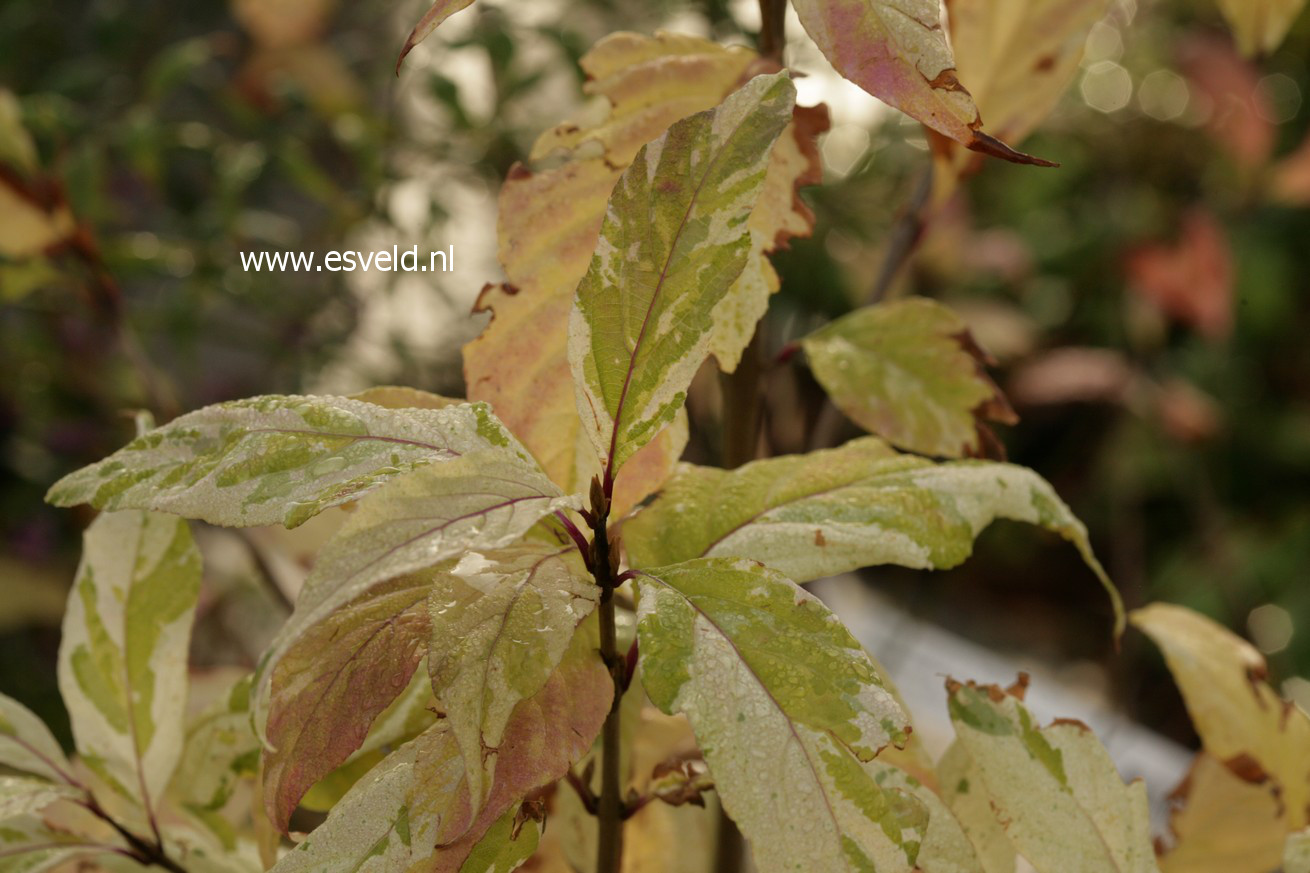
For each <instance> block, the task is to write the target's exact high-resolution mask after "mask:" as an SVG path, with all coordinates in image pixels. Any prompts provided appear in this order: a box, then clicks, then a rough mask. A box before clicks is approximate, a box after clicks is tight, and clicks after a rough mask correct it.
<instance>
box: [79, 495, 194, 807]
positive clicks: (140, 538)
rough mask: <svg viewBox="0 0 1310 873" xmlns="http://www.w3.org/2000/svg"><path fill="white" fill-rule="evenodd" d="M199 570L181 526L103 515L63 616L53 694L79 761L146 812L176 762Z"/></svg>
mask: <svg viewBox="0 0 1310 873" xmlns="http://www.w3.org/2000/svg"><path fill="white" fill-rule="evenodd" d="M200 570H201V567H200V552H199V550H197V549H196V546H195V543H194V542H193V541H192V539H191V531H190V530H189V528H188V527H187V523H186V522H185V521H183V520H182V519H179V518H175V517H173V516H168V515H161V514H158V513H152V512H142V511H139V510H131V511H126V512H112V513H104V514H102V515H101V516H100V517H99V518H97V519H96V520H95V521H94V522H93V523H92V524H91V526H90V527H89V528H88V529H87V531H86V534H85V536H84V538H83V549H82V563H81V564H80V566H79V567H78V570H77V578H76V579H75V580H74V583H73V590H72V591H71V592H70V594H69V598H68V611H67V613H66V614H65V615H64V624H63V639H62V640H61V642H60V646H59V690H60V692H61V693H62V694H63V698H64V703H65V705H66V706H67V707H68V711H69V716H70V718H71V720H72V726H73V738H74V739H75V740H76V742H77V751H78V754H79V755H80V756H81V758H82V761H83V762H84V763H85V764H86V765H87V766H88V767H90V768H91V769H92V770H93V771H95V773H96V774H97V775H98V776H99V777H101V778H102V779H104V780H105V781H106V782H108V783H109V784H110V785H111V786H112V787H113V788H114V789H115V790H116V791H118V792H119V793H121V794H123V795H124V796H125V797H128V798H131V799H133V800H135V801H136V802H137V803H140V804H141V805H142V806H143V807H144V808H145V809H146V810H148V811H149V810H153V809H154V806H155V803H156V801H157V800H158V799H159V797H160V796H161V794H162V793H163V791H164V788H165V787H166V786H167V785H168V782H169V779H170V777H171V776H172V775H173V770H174V768H175V767H176V766H177V762H178V758H179V756H180V755H181V754H182V743H183V723H184V713H185V710H186V699H187V649H188V646H189V645H190V640H191V624H192V621H193V619H194V616H195V608H196V599H197V597H198V596H199V593H200Z"/></svg>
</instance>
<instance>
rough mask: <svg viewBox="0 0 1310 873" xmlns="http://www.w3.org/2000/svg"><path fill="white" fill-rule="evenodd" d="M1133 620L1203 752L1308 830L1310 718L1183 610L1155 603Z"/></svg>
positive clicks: (1252, 663)
mask: <svg viewBox="0 0 1310 873" xmlns="http://www.w3.org/2000/svg"><path fill="white" fill-rule="evenodd" d="M1130 618H1131V621H1132V623H1133V624H1134V625H1135V626H1136V627H1137V628H1138V629H1140V630H1141V631H1142V632H1144V633H1145V634H1146V635H1147V636H1149V637H1150V638H1151V639H1152V640H1154V641H1155V644H1156V645H1158V646H1159V647H1160V649H1161V651H1163V652H1164V658H1165V663H1166V664H1168V666H1169V671H1170V672H1171V673H1173V676H1174V680H1175V681H1176V682H1177V683H1178V688H1179V690H1180V691H1182V693H1183V702H1184V703H1185V704H1186V705H1187V711H1188V713H1189V714H1190V715H1191V717H1192V724H1193V726H1194V727H1195V728H1196V732H1197V734H1199V735H1200V737H1201V743H1202V745H1204V747H1205V751H1206V752H1207V753H1208V754H1210V755H1211V756H1213V757H1214V758H1215V759H1216V760H1219V761H1221V762H1223V763H1224V764H1226V765H1227V766H1228V767H1229V769H1231V770H1232V771H1233V772H1234V773H1235V774H1236V775H1237V776H1238V777H1240V778H1242V779H1245V780H1246V781H1248V782H1251V783H1255V784H1263V785H1264V786H1265V787H1266V788H1267V789H1268V790H1270V791H1272V792H1274V794H1275V795H1276V796H1277V798H1278V800H1279V803H1280V804H1281V805H1282V806H1283V807H1284V808H1285V809H1286V810H1287V814H1286V828H1287V829H1288V830H1296V829H1299V828H1303V827H1305V826H1306V824H1307V823H1310V716H1307V715H1306V713H1305V711H1304V710H1302V709H1301V708H1300V707H1298V706H1297V705H1296V704H1295V703H1293V702H1291V701H1289V700H1284V699H1282V698H1281V697H1279V696H1278V694H1277V693H1276V692H1275V691H1274V690H1273V689H1272V688H1270V687H1269V685H1268V683H1267V682H1266V681H1265V677H1266V676H1267V675H1268V671H1267V668H1266V665H1265V660H1264V657H1263V656H1262V655H1261V654H1260V653H1259V652H1258V651H1256V649H1255V647H1254V646H1252V645H1251V644H1249V643H1248V642H1246V641H1245V640H1243V639H1242V638H1241V637H1238V636H1237V635H1236V634H1234V633H1232V632H1231V631H1229V630H1228V629H1227V628H1225V627H1223V626H1222V625H1220V624H1218V623H1216V622H1214V621H1212V620H1210V619H1208V618H1206V617H1204V616H1202V615H1200V614H1198V613H1195V612H1193V611H1192V610H1190V609H1187V608H1185V607H1182V606H1175V605H1173V604H1168V603H1153V604H1151V605H1150V606H1148V607H1146V608H1145V609H1138V610H1135V611H1134V612H1133V613H1132V615H1131V616H1130Z"/></svg>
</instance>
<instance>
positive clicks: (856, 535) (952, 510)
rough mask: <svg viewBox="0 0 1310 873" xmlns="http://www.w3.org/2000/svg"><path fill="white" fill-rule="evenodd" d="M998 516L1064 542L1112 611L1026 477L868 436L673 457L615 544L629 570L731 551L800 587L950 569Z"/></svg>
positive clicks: (1048, 502) (1062, 515) (1082, 537)
mask: <svg viewBox="0 0 1310 873" xmlns="http://www.w3.org/2000/svg"><path fill="white" fill-rule="evenodd" d="M998 518H1005V519H1011V520H1014V521H1022V522H1027V523H1030V524H1037V525H1041V526H1042V527H1045V528H1047V529H1048V530H1051V531H1054V532H1055V533H1058V534H1060V536H1062V537H1064V538H1065V539H1067V540H1069V541H1070V542H1072V543H1073V544H1074V545H1075V546H1077V547H1078V550H1079V552H1080V553H1081V554H1082V555H1083V558H1084V559H1085V560H1086V561H1087V563H1088V566H1090V567H1091V568H1092V570H1093V571H1094V572H1095V573H1096V574H1097V577H1098V578H1100V579H1101V581H1102V583H1103V584H1104V585H1105V587H1106V590H1107V591H1108V592H1109V593H1110V597H1111V599H1112V601H1113V603H1114V605H1115V609H1116V614H1118V613H1119V612H1120V610H1121V607H1120V606H1119V595H1118V593H1117V592H1116V591H1115V589H1114V586H1113V585H1112V584H1111V583H1110V581H1109V580H1108V579H1107V578H1106V577H1105V575H1104V572H1103V571H1102V570H1101V566H1100V564H1099V563H1098V562H1097V561H1096V558H1095V556H1093V554H1092V551H1091V546H1090V544H1089V543H1088V541H1087V531H1086V529H1085V528H1084V527H1083V525H1082V523H1081V522H1079V521H1078V519H1076V518H1075V517H1074V516H1073V513H1072V512H1070V511H1069V508H1068V507H1067V506H1065V505H1064V503H1063V502H1062V501H1061V500H1060V498H1059V497H1058V496H1057V495H1056V493H1055V491H1054V489H1052V488H1051V486H1050V485H1049V484H1048V483H1047V482H1046V481H1045V480H1043V479H1042V478H1041V477H1040V476H1038V475H1037V474H1036V473H1034V472H1032V471H1031V470H1028V469H1026V468H1024V467H1017V466H1014V465H1012V464H999V463H993V462H989V461H951V462H946V463H936V462H933V461H929V460H927V459H925V458H920V457H916V456H914V455H902V454H899V453H897V452H896V451H895V450H893V449H891V448H890V447H889V446H887V444H886V443H884V442H882V441H881V440H878V439H875V438H872V437H866V438H863V439H858V440H853V441H852V442H850V443H847V444H846V445H844V446H842V447H840V448H836V449H828V450H825V451H820V452H813V453H811V454H808V455H791V456H784V457H779V458H770V459H767V460H762V461H755V462H753V463H750V464H746V465H745V466H743V467H739V468H737V469H736V470H731V471H728V470H720V469H717V468H713V467H697V466H693V465H691V464H683V465H681V466H680V468H679V470H678V472H677V474H676V475H675V476H674V477H673V479H672V480H670V481H669V483H668V485H667V486H666V487H665V488H664V490H663V491H662V492H661V493H660V494H659V496H658V497H656V499H655V501H654V502H653V503H651V504H650V506H648V507H647V508H645V509H643V510H642V511H641V513H639V514H638V515H637V516H636V517H634V518H633V519H631V520H630V521H628V522H626V523H625V524H624V526H623V531H624V537H623V539H624V543H625V544H626V546H627V549H628V559H629V561H630V563H631V564H632V566H634V567H656V566H661V565H665V564H672V563H677V562H680V561H686V560H690V559H691V558H697V557H701V556H710V555H720V556H736V557H743V558H750V559H752V560H756V561H760V562H761V563H764V564H767V565H769V566H770V567H773V568H774V569H776V570H778V571H780V572H782V573H784V574H786V575H787V576H788V577H790V578H792V579H795V580H797V581H799V582H808V581H810V580H813V579H818V578H821V577H823V576H831V575H834V574H837V573H844V572H847V571H850V570H854V569H857V568H859V567H867V566H873V565H877V564H899V565H901V566H904V567H914V568H924V569H926V568H936V569H945V568H948V567H954V566H956V565H957V564H959V563H961V562H962V561H963V560H964V559H965V558H967V557H968V556H969V553H970V552H971V551H972V549H973V541H974V538H975V537H977V535H978V534H979V533H980V532H981V531H982V530H983V528H985V527H986V526H987V525H989V524H990V523H991V522H992V521H993V520H995V519H998Z"/></svg>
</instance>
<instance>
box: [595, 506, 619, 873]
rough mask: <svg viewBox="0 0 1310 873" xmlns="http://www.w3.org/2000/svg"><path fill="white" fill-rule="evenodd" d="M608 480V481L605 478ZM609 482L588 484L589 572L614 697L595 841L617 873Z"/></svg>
mask: <svg viewBox="0 0 1310 873" xmlns="http://www.w3.org/2000/svg"><path fill="white" fill-rule="evenodd" d="M607 484H608V483H607ZM610 491H611V488H604V489H602V488H601V487H599V483H597V486H595V487H593V488H592V497H591V513H592V519H593V522H592V526H591V527H592V540H591V573H592V575H593V576H594V577H595V579H596V584H597V585H599V586H600V603H599V605H598V607H597V610H598V612H599V613H600V657H601V660H602V661H604V662H605V666H606V667H607V668H609V671H610V677H611V678H612V679H613V681H614V701H613V702H612V703H611V704H610V711H609V715H607V716H605V726H604V728H602V729H601V739H600V800H599V802H598V803H597V807H596V818H597V822H598V827H599V831H600V834H599V838H598V839H597V843H596V873H619V869H620V868H621V867H622V864H623V819H624V810H623V794H622V791H623V785H622V780H621V779H620V774H619V747H620V744H621V735H620V728H621V726H622V724H621V716H620V707H621V706H622V703H623V691H624V689H625V688H626V686H627V661H626V659H624V658H622V657H621V656H620V655H619V647H618V635H617V632H616V628H615V621H614V588H615V587H616V585H617V577H616V574H615V570H616V568H617V563H618V562H617V561H616V560H615V559H616V557H617V551H614V550H613V545H617V544H611V543H610V540H609V531H608V529H607V527H608V524H609V493H610Z"/></svg>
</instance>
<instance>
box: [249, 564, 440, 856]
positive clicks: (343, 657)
mask: <svg viewBox="0 0 1310 873" xmlns="http://www.w3.org/2000/svg"><path fill="white" fill-rule="evenodd" d="M430 588H431V576H430V574H424V573H416V574H413V575H410V576H405V577H401V578H399V579H395V580H393V581H391V582H388V583H385V584H383V585H380V586H377V587H375V588H374V589H372V590H371V591H369V592H368V593H366V594H364V595H363V596H361V597H358V598H356V599H355V600H354V601H352V602H350V603H348V604H346V605H345V606H343V607H342V608H340V609H338V610H336V611H335V612H333V613H332V614H331V615H330V616H328V617H327V618H326V619H324V620H323V621H321V622H319V623H318V624H317V625H315V626H313V627H311V628H310V629H309V630H307V631H306V632H305V633H304V634H303V635H302V636H300V638H299V639H298V640H297V641H296V642H295V643H294V644H293V645H292V646H291V648H290V649H288V650H287V651H286V653H285V654H284V655H283V656H282V657H281V659H280V660H279V661H278V662H277V664H276V666H275V667H274V668H273V674H272V686H271V691H270V701H269V715H268V725H267V728H266V734H267V739H268V743H269V745H270V746H271V748H270V749H267V750H266V751H265V753H264V803H265V808H266V812H267V814H268V816H269V818H270V819H271V820H272V822H273V823H274V824H275V825H276V826H277V827H278V828H280V829H281V830H283V831H284V832H285V831H286V829H287V823H288V821H289V820H290V818H291V813H292V812H294V811H295V808H296V805H297V804H299V803H300V799H301V798H302V797H304V795H305V792H306V791H308V790H309V789H310V787H312V786H313V785H314V783H316V782H318V781H319V780H320V779H322V778H323V777H324V776H326V775H327V774H328V773H331V772H332V771H333V770H335V769H336V768H337V767H338V766H339V765H341V764H342V763H343V762H345V760H346V759H347V758H349V757H350V755H351V754H352V753H353V752H354V751H355V750H356V749H358V748H359V747H360V746H361V745H362V744H363V742H364V738H365V737H366V736H367V735H368V730H369V727H370V726H371V725H372V724H373V720H374V719H375V718H377V716H378V715H379V714H380V713H381V712H382V711H383V710H385V709H386V708H387V706H388V705H390V704H391V702H392V701H393V700H395V698H396V697H397V696H398V695H399V694H400V693H401V692H403V691H404V690H405V687H406V685H407V684H408V683H409V680H410V677H411V676H412V675H413V673H414V670H415V669H416V668H417V667H418V664H419V662H420V661H421V660H422V659H423V654H424V652H425V651H426V649H427V642H428V636H429V630H428V628H429V618H428V609H427V598H428V590H429V589H430Z"/></svg>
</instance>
